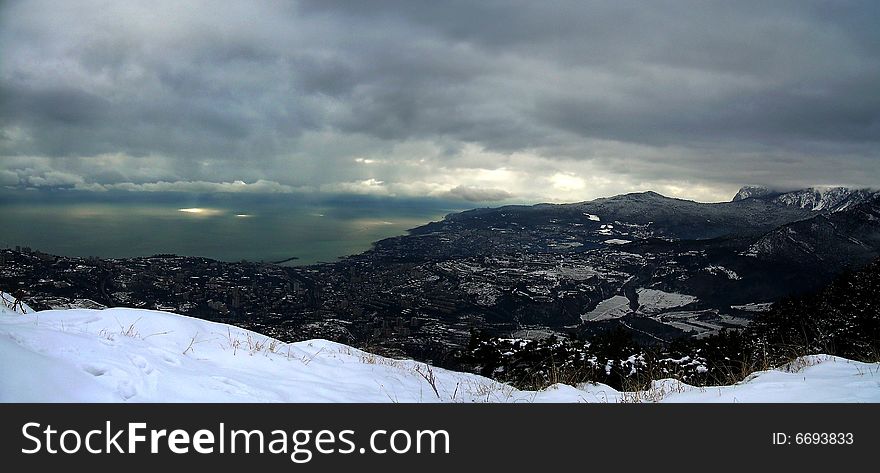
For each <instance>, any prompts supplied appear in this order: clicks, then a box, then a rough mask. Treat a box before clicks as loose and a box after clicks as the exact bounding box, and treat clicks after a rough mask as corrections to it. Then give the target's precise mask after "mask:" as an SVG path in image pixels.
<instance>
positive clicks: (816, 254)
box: [748, 194, 880, 270]
mask: <svg viewBox="0 0 880 473" xmlns="http://www.w3.org/2000/svg"><path fill="white" fill-rule="evenodd" d="M828 202H831V201H828ZM849 202H854V201H853V200H851V201H849ZM846 205H847V206H846V207H841V208H840V210H839V211H837V212H832V213H822V214H819V215H816V216H815V217H813V218H810V219H806V220H802V221H799V222H793V223H790V224H787V225H783V226H781V227H779V228H777V229H774V230H773V231H771V232H768V233H767V234H765V235H764V236H762V237H761V238H759V239H758V240H757V241H755V243H753V244H752V245H751V247H750V248H749V251H748V254H749V255H750V256H757V257H760V258H765V259H774V260H776V261H786V262H787V263H788V264H797V265H799V266H802V267H810V266H816V267H819V266H821V267H823V268H824V269H825V270H842V269H843V268H845V267H848V266H850V267H858V266H860V265H862V264H865V263H867V262H869V261H872V260H874V259H875V258H877V257H878V256H880V194H875V195H874V196H873V197H869V198H866V199H865V200H864V201H862V202H859V203H856V204H853V205H851V206H850V205H849V204H846Z"/></svg>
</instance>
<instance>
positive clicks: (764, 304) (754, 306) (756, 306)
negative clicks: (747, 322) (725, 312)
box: [730, 302, 773, 312]
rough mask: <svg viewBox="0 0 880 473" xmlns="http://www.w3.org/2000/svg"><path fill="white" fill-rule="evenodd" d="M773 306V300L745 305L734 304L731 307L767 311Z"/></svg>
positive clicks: (750, 310)
mask: <svg viewBox="0 0 880 473" xmlns="http://www.w3.org/2000/svg"><path fill="white" fill-rule="evenodd" d="M772 306H773V303H772V302H752V303H749V304H743V305H732V306H730V308H731V309H739V310H747V311H749V312H767V311H768V310H770V307H772Z"/></svg>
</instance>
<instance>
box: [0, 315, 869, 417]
mask: <svg viewBox="0 0 880 473" xmlns="http://www.w3.org/2000/svg"><path fill="white" fill-rule="evenodd" d="M0 359H2V360H3V362H2V363H0V401H2V402H657V401H660V402H880V364H876V363H875V364H866V363H858V362H854V361H849V360H846V359H843V358H838V357H830V356H811V357H806V358H802V359H799V360H796V362H794V363H793V364H792V365H791V366H788V367H785V368H783V369H780V370H772V371H763V372H758V373H755V374H753V375H752V376H751V377H750V378H748V379H747V380H746V381H744V382H742V383H740V384H737V385H733V386H720V387H719V386H715V387H710V388H698V387H692V386H688V385H686V384H683V383H681V382H679V381H675V380H668V379H667V380H661V381H656V382H654V384H653V386H652V388H651V389H650V390H647V391H641V392H619V391H616V390H614V389H613V388H611V387H609V386H605V385H601V384H584V385H582V386H578V387H572V386H567V385H553V386H551V387H549V388H547V389H544V390H542V391H520V390H517V389H515V388H513V387H511V386H509V385H506V384H502V383H499V382H496V381H493V380H491V379H488V378H484V377H481V376H477V375H473V374H466V373H458V372H453V371H447V370H444V369H440V368H434V367H431V366H429V365H426V364H424V363H418V362H414V361H408V360H393V359H389V358H383V357H380V356H376V355H373V354H370V353H367V352H363V351H361V350H357V349H355V348H352V347H349V346H346V345H342V344H338V343H333V342H328V341H325V340H311V341H305V342H299V343H291V344H286V343H282V342H279V341H278V340H274V339H272V338H269V337H266V336H264V335H261V334H259V333H256V332H251V331H247V330H242V329H239V328H236V327H233V326H230V325H224V324H219V323H214V322H208V321H205V320H200V319H193V318H190V317H185V316H181V315H176V314H172V313H168V312H158V311H147V310H136V309H107V310H89V309H71V310H56V311H42V312H28V313H21V311H20V310H19V309H18V308H16V309H11V308H9V307H7V306H6V304H0Z"/></svg>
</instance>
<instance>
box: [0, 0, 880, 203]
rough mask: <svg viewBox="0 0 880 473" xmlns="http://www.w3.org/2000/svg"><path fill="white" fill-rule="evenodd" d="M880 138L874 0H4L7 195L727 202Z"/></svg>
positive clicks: (866, 156) (864, 168)
mask: <svg viewBox="0 0 880 473" xmlns="http://www.w3.org/2000/svg"><path fill="white" fill-rule="evenodd" d="M878 144H880V4H878V3H877V2H873V1H864V2H858V1H848V2H819V1H815V2H813V1H790V2H789V1H779V2H762V1H754V2H752V1H738V2H720V1H719V2H711V1H675V2H665V1H652V2H629V1H614V2H589V1H582V0H580V1H548V2H527V1H522V2H520V1H508V2H495V1H489V2H455V1H452V2H432V1H424V2H422V1H414V0H401V1H371V2H342V1H339V2H337V1H328V0H316V1H300V2H222V3H216V2H171V1H169V2H165V1H159V2H112V3H109V4H107V3H105V2H94V3H91V2H76V4H74V2H39V1H27V2H15V1H13V2H4V3H3V4H2V7H0V158H2V162H0V185H2V186H6V187H19V188H55V187H62V188H71V189H80V190H83V191H100V190H108V189H111V190H131V191H152V192H160V191H163V190H175V191H191V192H256V193H258V192H267V193H278V192H290V193H295V192H324V193H344V194H367V195H386V196H406V197H421V196H425V197H444V198H448V197H453V198H458V199H463V200H467V201H478V202H479V201H483V202H499V201H518V202H537V201H572V200H583V199H589V198H594V197H598V196H603V195H610V194H616V193H621V192H628V191H636V190H647V189H652V190H656V191H658V192H661V193H665V194H669V195H674V196H680V197H686V198H693V199H697V200H726V199H729V198H730V197H731V196H732V194H733V193H734V192H735V190H736V189H737V188H738V187H739V186H740V185H743V184H764V185H770V186H776V187H786V188H789V187H799V186H809V185H852V186H860V187H861V186H867V187H877V186H878V180H880V166H878V164H880V156H878V151H877V150H878Z"/></svg>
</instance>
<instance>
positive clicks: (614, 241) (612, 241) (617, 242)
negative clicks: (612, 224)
mask: <svg viewBox="0 0 880 473" xmlns="http://www.w3.org/2000/svg"><path fill="white" fill-rule="evenodd" d="M605 243H606V244H608V245H625V244H627V243H632V240H621V239H620V238H610V239H608V240H605Z"/></svg>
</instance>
